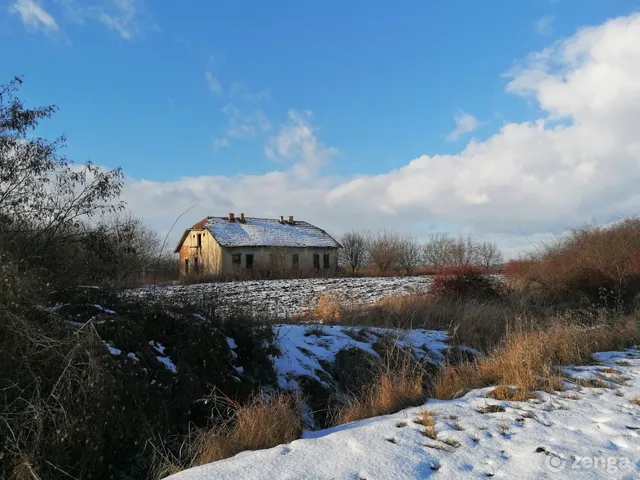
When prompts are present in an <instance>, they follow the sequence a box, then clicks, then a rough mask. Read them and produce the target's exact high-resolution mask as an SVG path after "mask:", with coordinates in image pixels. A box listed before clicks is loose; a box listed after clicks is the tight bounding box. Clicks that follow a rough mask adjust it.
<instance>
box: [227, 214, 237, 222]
mask: <svg viewBox="0 0 640 480" xmlns="http://www.w3.org/2000/svg"><path fill="white" fill-rule="evenodd" d="M228 218H229V221H230V222H234V221H235V220H234V218H233V213H230V214H229V217H228Z"/></svg>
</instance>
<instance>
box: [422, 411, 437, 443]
mask: <svg viewBox="0 0 640 480" xmlns="http://www.w3.org/2000/svg"><path fill="white" fill-rule="evenodd" d="M418 423H419V424H420V425H422V426H423V427H424V429H423V430H422V433H424V434H425V435H426V436H427V437H429V438H430V439H431V440H437V439H438V437H437V435H436V419H435V416H434V415H433V413H432V412H430V411H429V410H427V409H424V410H421V411H420V414H419V415H418Z"/></svg>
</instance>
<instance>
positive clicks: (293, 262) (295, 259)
mask: <svg viewBox="0 0 640 480" xmlns="http://www.w3.org/2000/svg"><path fill="white" fill-rule="evenodd" d="M299 263H300V256H299V255H298V254H297V253H294V254H293V255H291V267H293V268H298V264H299Z"/></svg>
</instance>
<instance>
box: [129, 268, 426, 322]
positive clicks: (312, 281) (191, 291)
mask: <svg viewBox="0 0 640 480" xmlns="http://www.w3.org/2000/svg"><path fill="white" fill-rule="evenodd" d="M431 278H432V277H430V276H417V277H365V278H343V277H341V278H304V279H293V280H251V281H241V282H219V283H202V284H194V285H175V286H167V287H143V288H139V289H136V290H132V291H130V293H134V294H140V295H143V294H146V293H150V292H154V293H156V294H158V293H160V294H162V295H173V294H188V295H215V296H216V297H217V298H218V299H219V300H220V301H221V303H233V304H235V305H238V306H242V305H248V306H250V307H254V308H255V309H256V310H258V311H260V312H271V313H275V314H277V315H278V316H281V317H286V316H288V315H291V314H293V313H300V312H304V311H306V310H309V309H312V308H313V307H315V305H316V300H317V298H318V296H319V295H320V294H321V293H322V292H337V293H339V294H340V296H341V298H344V299H345V300H346V301H354V302H374V301H376V300H379V299H380V298H382V297H384V296H386V295H390V294H400V295H404V294H410V293H413V292H416V291H425V290H427V289H428V288H429V284H430V282H431Z"/></svg>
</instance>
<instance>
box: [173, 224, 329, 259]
mask: <svg viewBox="0 0 640 480" xmlns="http://www.w3.org/2000/svg"><path fill="white" fill-rule="evenodd" d="M190 230H209V232H211V235H213V238H215V239H216V241H217V242H218V244H220V246H221V247H321V248H340V247H341V245H340V244H339V243H338V242H337V241H336V240H335V239H334V238H333V237H331V235H329V234H328V233H327V232H325V231H324V230H322V229H321V228H318V227H316V226H314V225H311V224H310V223H308V222H303V221H300V220H295V221H294V222H293V223H288V222H284V223H281V222H280V221H279V220H276V219H271V218H255V217H245V219H244V221H240V219H239V218H237V217H236V218H235V220H233V221H230V220H228V218H227V217H207V218H205V219H203V220H201V221H199V222H198V223H196V224H195V225H194V226H193V227H192V228H191V229H189V230H186V231H185V233H184V234H183V236H182V238H181V239H180V242H179V243H178V246H177V247H176V250H175V251H176V252H179V251H180V247H181V246H182V243H183V242H184V240H185V239H186V238H187V235H188V234H189V231H190Z"/></svg>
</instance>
